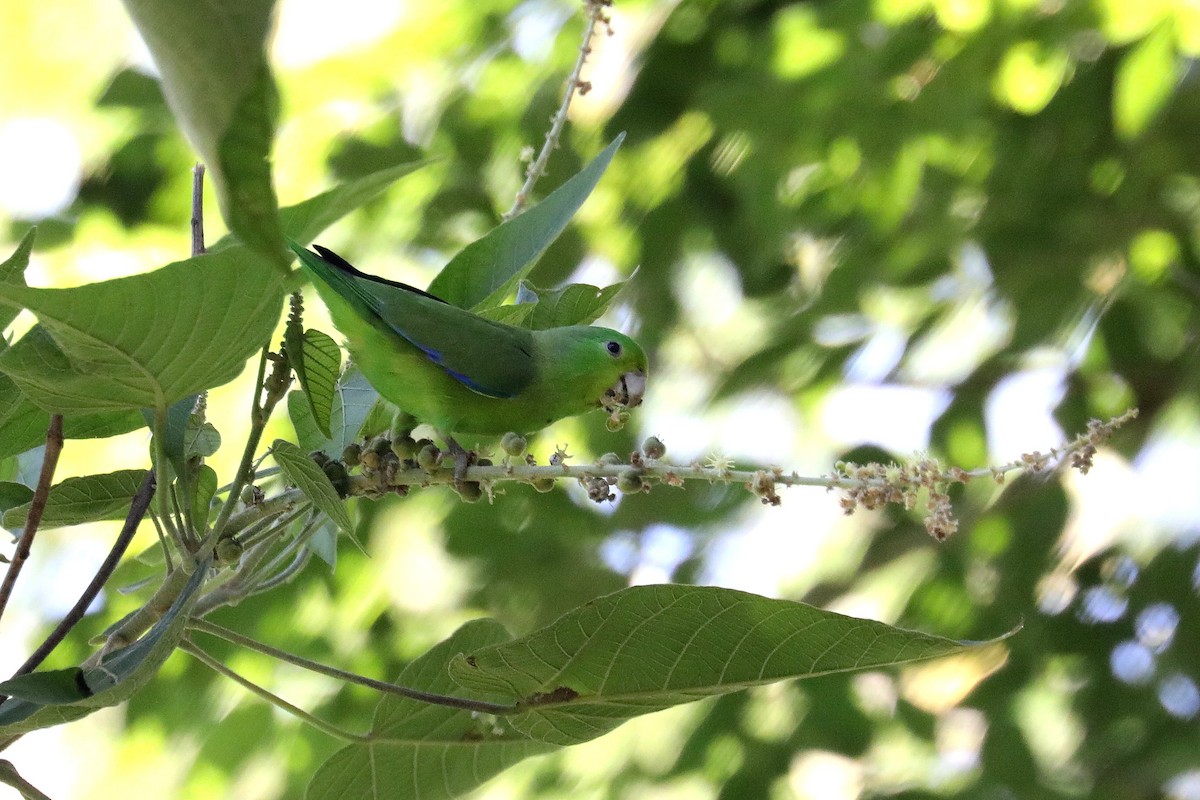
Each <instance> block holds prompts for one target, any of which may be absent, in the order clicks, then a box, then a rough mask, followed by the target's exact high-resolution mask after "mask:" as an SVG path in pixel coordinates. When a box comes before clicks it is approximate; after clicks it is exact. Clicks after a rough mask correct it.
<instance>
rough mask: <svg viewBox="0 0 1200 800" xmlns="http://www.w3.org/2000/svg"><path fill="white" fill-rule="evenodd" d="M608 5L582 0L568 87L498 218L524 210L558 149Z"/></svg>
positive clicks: (583, 84)
mask: <svg viewBox="0 0 1200 800" xmlns="http://www.w3.org/2000/svg"><path fill="white" fill-rule="evenodd" d="M611 4H612V3H611V0H608V2H605V0H585V3H584V5H585V6H586V7H587V22H586V23H585V24H584V26H583V42H582V43H581V44H580V45H579V57H578V58H576V59H575V68H574V69H572V70H571V75H570V77H568V78H567V89H566V91H565V92H563V99H562V102H561V103H560V104H559V106H558V111H556V112H554V116H552V117H551V118H550V130H549V131H547V133H546V141H545V142H544V143H543V144H542V151H541V152H540V153H538V157H537V158H536V159H534V161H533V162H532V163H531V164H530V165H529V167H528V168H527V169H526V170H525V183H524V185H522V186H521V188H520V189H519V190H518V191H517V196H516V198H515V199H514V200H513V204H512V208H510V209H509V210H508V211H505V212H504V216H503V217H501V219H503V220H504V221H506V222H507V221H508V220H510V219H512V218H513V217H515V216H517V215H518V214H520V213H521V211H522V210H524V208H525V204H526V203H528V202H529V197H530V195H531V194H533V187H534V185H535V184H536V183H537V182H538V179H539V178H541V177H542V176H543V175H545V174H546V164H547V162H549V161H550V154H551V153H552V152H554V151H555V150H556V149H558V140H559V138H560V137H561V136H562V130H563V127H564V126H565V125H566V124H567V112H568V111H569V110H570V108H571V101H572V100H573V99H574V97H575V93H576V92H577V91H578V92H579V93H580V94H584V93H586V92H587V90H588V89H590V88H591V85H590V84H588V83H587V82H585V81H581V80H580V79H579V76H580V74H581V73H582V72H583V65H584V64H586V63H587V60H588V56H589V55H591V53H592V37H593V36H595V33H596V25H598V24H604V25H607V24H608V15H607V12H606V10H605V9H607V8H608V7H609V6H610V5H611Z"/></svg>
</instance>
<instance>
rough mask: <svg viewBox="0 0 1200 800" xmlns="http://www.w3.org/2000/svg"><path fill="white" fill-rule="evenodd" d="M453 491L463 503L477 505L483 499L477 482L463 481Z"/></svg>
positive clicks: (480, 487)
mask: <svg viewBox="0 0 1200 800" xmlns="http://www.w3.org/2000/svg"><path fill="white" fill-rule="evenodd" d="M454 489H455V491H457V492H458V496H459V497H460V498H462V501H463V502H464V503H478V502H479V500H480V498H482V497H483V487H482V486H480V485H479V481H464V482H463V483H462V484H461V485H459V486H456V487H454Z"/></svg>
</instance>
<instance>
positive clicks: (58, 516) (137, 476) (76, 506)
mask: <svg viewBox="0 0 1200 800" xmlns="http://www.w3.org/2000/svg"><path fill="white" fill-rule="evenodd" d="M145 477H146V471H145V470H143V469H122V470H118V471H116V472H109V473H107V474H104V475H85V476H82V477H78V478H67V479H66V480H64V481H63V482H62V483H59V484H56V485H54V486H52V487H51V488H50V495H49V497H47V498H46V510H45V511H44V512H43V513H42V527H43V528H60V527H63V526H65V525H79V524H81V523H84V522H95V521H97V520H102V519H125V515H126V514H127V513H128V512H129V503H130V501H132V500H133V496H134V495H135V494H137V491H138V489H139V488H141V485H142V480H143V479H144V478H145ZM28 515H29V503H24V504H22V505H19V506H16V507H15V508H10V509H9V510H8V511H6V512H4V517H3V523H4V527H6V528H20V527H22V526H24V525H25V518H26V517H27V516H28Z"/></svg>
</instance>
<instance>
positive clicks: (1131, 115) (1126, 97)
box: [1113, 25, 1180, 139]
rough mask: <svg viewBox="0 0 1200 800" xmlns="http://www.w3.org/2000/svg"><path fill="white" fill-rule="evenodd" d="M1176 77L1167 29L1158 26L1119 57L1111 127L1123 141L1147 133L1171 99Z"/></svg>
mask: <svg viewBox="0 0 1200 800" xmlns="http://www.w3.org/2000/svg"><path fill="white" fill-rule="evenodd" d="M1179 75H1180V66H1179V62H1178V56H1177V55H1176V53H1175V37H1174V34H1173V32H1172V30H1171V26H1170V25H1160V26H1159V27H1158V29H1157V30H1155V31H1154V32H1153V33H1151V34H1150V35H1148V36H1146V38H1144V39H1142V40H1141V41H1140V42H1138V43H1137V44H1136V45H1135V46H1134V47H1133V48H1132V49H1131V50H1130V51H1129V52H1128V53H1126V54H1125V55H1124V57H1122V59H1121V63H1120V65H1118V67H1117V74H1116V77H1115V78H1114V80H1113V124H1114V125H1115V127H1116V130H1117V133H1118V134H1120V136H1121V137H1122V138H1123V139H1133V138H1135V137H1137V136H1138V135H1139V134H1141V133H1142V131H1144V130H1145V129H1146V126H1147V125H1149V124H1150V121H1151V120H1152V119H1154V117H1155V116H1156V115H1157V114H1158V112H1159V111H1160V110H1162V108H1163V106H1164V105H1166V103H1167V101H1168V100H1169V99H1170V98H1171V94H1172V93H1173V92H1174V91H1175V86H1176V84H1177V83H1178V82H1179Z"/></svg>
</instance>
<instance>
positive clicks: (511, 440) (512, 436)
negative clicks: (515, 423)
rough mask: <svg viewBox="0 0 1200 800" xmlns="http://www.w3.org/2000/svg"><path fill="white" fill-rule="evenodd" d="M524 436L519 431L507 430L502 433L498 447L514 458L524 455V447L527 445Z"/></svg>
mask: <svg viewBox="0 0 1200 800" xmlns="http://www.w3.org/2000/svg"><path fill="white" fill-rule="evenodd" d="M528 444H529V443H528V442H527V441H525V437H524V436H522V435H521V434H519V433H513V432H512V431H509V432H508V433H506V434H504V438H503V439H501V440H500V449H501V450H503V451H504V452H505V453H507V454H508V455H510V456H513V457H514V458H516V457H519V456H521V455H524V453H525V448H526V446H528Z"/></svg>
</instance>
